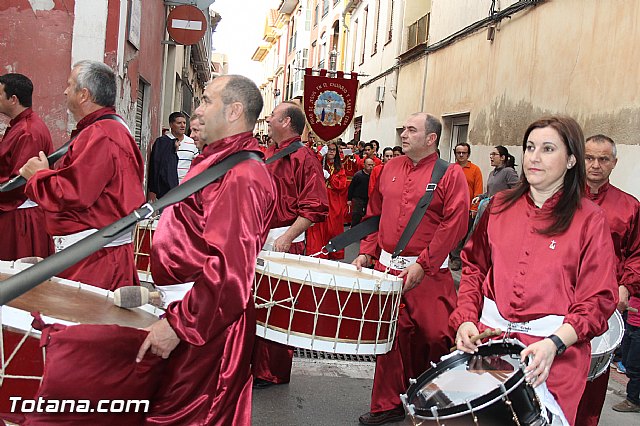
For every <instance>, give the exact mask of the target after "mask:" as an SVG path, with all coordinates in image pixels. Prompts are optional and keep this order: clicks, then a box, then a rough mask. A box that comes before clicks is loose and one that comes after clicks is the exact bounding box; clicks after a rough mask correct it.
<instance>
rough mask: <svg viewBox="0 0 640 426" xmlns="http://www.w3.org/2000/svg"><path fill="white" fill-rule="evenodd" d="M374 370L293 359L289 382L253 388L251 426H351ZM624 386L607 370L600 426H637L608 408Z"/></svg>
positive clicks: (634, 419)
mask: <svg viewBox="0 0 640 426" xmlns="http://www.w3.org/2000/svg"><path fill="white" fill-rule="evenodd" d="M373 370H374V364H373V363H370V362H365V363H363V362H353V361H350V362H340V361H331V360H322V361H318V360H310V359H304V358H294V360H293V369H292V374H291V383H289V384H285V385H276V386H272V387H270V388H266V389H254V391H253V424H254V425H256V426H263V425H264V426H298V425H310V426H333V425H354V426H355V425H357V424H358V416H360V415H361V414H363V413H365V412H367V411H368V410H369V398H370V396H371V387H372V385H373ZM625 382H626V377H624V376H623V375H622V374H620V373H618V372H616V371H615V370H612V371H611V378H610V380H609V389H608V391H607V397H606V400H605V405H604V408H603V409H602V413H603V414H602V417H601V419H600V423H599V425H600V426H621V425H625V426H626V425H629V426H631V425H635V426H637V425H640V413H618V412H616V411H613V410H612V409H611V406H612V405H614V404H617V403H618V402H620V401H622V400H623V399H624V395H625V392H624V389H625V387H624V384H623V383H625ZM394 424H396V425H403V426H409V425H413V422H412V421H411V419H409V418H408V417H407V418H405V420H404V422H400V423H394ZM433 424H435V423H433ZM444 424H446V422H443V425H444ZM470 424H472V423H471V422H470ZM492 426H494V425H492ZM577 426H580V425H577Z"/></svg>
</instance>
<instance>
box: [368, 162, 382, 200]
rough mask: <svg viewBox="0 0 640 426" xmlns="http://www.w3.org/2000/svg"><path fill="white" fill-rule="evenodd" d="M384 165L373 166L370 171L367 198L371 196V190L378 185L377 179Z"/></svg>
mask: <svg viewBox="0 0 640 426" xmlns="http://www.w3.org/2000/svg"><path fill="white" fill-rule="evenodd" d="M383 167H384V164H380V165H379V166H375V167H374V168H373V170H371V176H370V177H369V197H371V194H373V190H374V189H375V187H376V185H377V184H378V179H380V173H382V168H383Z"/></svg>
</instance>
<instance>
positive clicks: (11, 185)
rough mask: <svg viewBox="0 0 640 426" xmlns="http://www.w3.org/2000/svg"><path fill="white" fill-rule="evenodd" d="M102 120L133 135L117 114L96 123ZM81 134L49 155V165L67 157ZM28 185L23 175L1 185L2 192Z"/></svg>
mask: <svg viewBox="0 0 640 426" xmlns="http://www.w3.org/2000/svg"><path fill="white" fill-rule="evenodd" d="M100 120H115V121H117V122H118V123H120V124H122V125H123V126H124V127H125V128H126V129H127V131H129V134H131V131H130V130H129V126H127V123H125V122H124V120H123V119H122V118H120V117H119V116H117V115H115V114H106V115H103V116H101V117H98V118H97V119H96V121H100ZM79 134H80V133H79V132H78V133H76V134H75V135H73V136H72V137H71V139H69V140H68V141H67V142H66V143H65V144H64V145H62V146H61V147H60V148H58V149H56V150H55V151H53V152H52V153H51V154H49V156H48V157H47V160H49V165H52V164H53V163H55V162H56V161H58V160H59V159H61V158H62V156H63V155H65V154H66V153H67V151H69V145H70V144H71V142H72V141H73V140H74V139H75V138H76V137H77V136H78V135H79ZM26 183H27V180H26V179H25V178H23V177H22V176H21V175H18V176H14V177H12V178H11V179H9V180H8V181H6V182H4V183H2V184H0V192H9V191H13V190H14V189H16V188H19V187H21V186H22V185H24V184H26Z"/></svg>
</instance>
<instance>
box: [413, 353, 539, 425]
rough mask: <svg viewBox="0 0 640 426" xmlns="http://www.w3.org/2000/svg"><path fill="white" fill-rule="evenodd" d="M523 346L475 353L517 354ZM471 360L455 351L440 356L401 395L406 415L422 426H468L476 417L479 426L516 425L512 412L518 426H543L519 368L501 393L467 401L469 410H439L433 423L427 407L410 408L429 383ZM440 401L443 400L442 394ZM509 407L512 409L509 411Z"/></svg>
mask: <svg viewBox="0 0 640 426" xmlns="http://www.w3.org/2000/svg"><path fill="white" fill-rule="evenodd" d="M523 347H524V346H523V345H521V344H520V343H519V342H518V344H511V343H508V344H507V345H503V344H501V343H497V344H491V345H485V346H480V347H479V352H478V354H480V355H496V354H498V355H500V354H513V355H515V354H519V352H520V351H521V350H522V349H523ZM471 358H472V355H470V354H466V353H462V352H456V353H454V354H452V355H450V356H448V357H444V358H443V360H442V361H441V362H440V363H438V364H437V365H435V366H433V367H432V368H430V369H428V370H427V371H425V372H424V373H423V374H421V375H420V377H419V378H418V379H417V380H415V381H412V383H413V384H412V385H411V386H410V387H409V388H408V389H407V393H406V394H405V395H402V396H401V398H402V400H403V404H404V405H405V409H406V410H407V412H408V413H409V415H410V416H412V417H414V418H415V419H419V421H420V422H421V423H424V424H434V425H435V424H446V425H468V424H474V420H473V416H476V417H477V419H478V423H479V424H491V425H509V424H516V423H515V422H514V421H513V412H515V414H516V416H517V418H518V421H519V423H520V424H521V425H531V426H533V425H543V424H546V423H545V422H546V421H545V420H544V419H543V418H542V415H541V412H542V406H541V404H540V402H539V400H538V398H537V396H536V395H535V391H534V390H533V388H532V387H531V386H530V385H528V384H527V383H526V382H525V380H524V372H523V371H522V369H520V370H518V371H516V372H515V373H514V374H513V376H512V377H510V378H509V379H508V380H506V381H505V382H504V383H503V385H504V390H502V389H500V388H495V389H492V390H491V391H490V392H487V393H486V394H484V395H479V396H478V397H477V398H473V399H471V400H470V401H468V402H469V403H470V404H471V407H473V411H472V410H471V408H470V407H469V406H468V405H465V404H459V405H454V406H450V407H448V408H441V409H440V410H439V411H438V414H437V416H438V419H437V420H436V416H435V415H434V414H433V413H432V412H431V411H430V410H429V409H428V408H427V407H415V405H412V401H414V400H415V398H417V397H416V395H417V393H418V392H419V391H420V389H422V388H423V387H424V386H426V385H427V384H429V383H431V382H432V381H433V380H434V379H436V378H437V377H438V376H439V375H441V374H445V373H446V372H447V371H449V370H450V369H452V368H454V367H456V366H459V365H461V364H463V363H466V362H468V361H469V360H470V359H471ZM444 398H446V395H445V396H444ZM507 401H508V403H507ZM449 402H450V401H449ZM511 408H513V412H512V411H511ZM438 422H439V423H438Z"/></svg>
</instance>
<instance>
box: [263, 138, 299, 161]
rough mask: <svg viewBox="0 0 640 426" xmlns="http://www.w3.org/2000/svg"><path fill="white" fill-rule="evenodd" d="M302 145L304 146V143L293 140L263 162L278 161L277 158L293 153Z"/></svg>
mask: <svg viewBox="0 0 640 426" xmlns="http://www.w3.org/2000/svg"><path fill="white" fill-rule="evenodd" d="M303 146H304V144H303V143H302V142H301V141H296V142H293V143H291V144H290V145H289V146H288V147H286V148H285V149H283V150H282V151H280V152H278V153H276V154H275V155H274V156H273V157H269V158H267V159H266V161H265V164H271V163H273V162H274V161H278V160H279V159H281V158H284V157H286V156H287V155H289V154H293V153H294V152H296V151H297V150H299V149H300V148H302V147H303Z"/></svg>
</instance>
